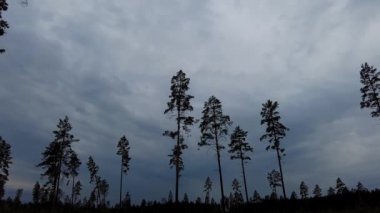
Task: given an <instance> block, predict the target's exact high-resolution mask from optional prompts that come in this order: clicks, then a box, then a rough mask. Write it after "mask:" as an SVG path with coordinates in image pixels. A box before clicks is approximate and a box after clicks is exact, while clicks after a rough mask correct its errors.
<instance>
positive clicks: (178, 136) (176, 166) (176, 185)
mask: <svg viewBox="0 0 380 213" xmlns="http://www.w3.org/2000/svg"><path fill="white" fill-rule="evenodd" d="M177 102H178V103H180V100H178V101H177ZM180 115H181V110H180V109H179V106H177V133H178V134H177V148H178V149H181V147H180V143H179V142H180V141H179V140H180V135H181V132H180V130H181V123H180V119H179V117H180ZM174 150H176V148H174ZM177 154H178V155H179V152H178V153H177ZM175 157H178V158H179V157H180V156H175ZM178 186H179V165H178V162H175V203H178Z"/></svg>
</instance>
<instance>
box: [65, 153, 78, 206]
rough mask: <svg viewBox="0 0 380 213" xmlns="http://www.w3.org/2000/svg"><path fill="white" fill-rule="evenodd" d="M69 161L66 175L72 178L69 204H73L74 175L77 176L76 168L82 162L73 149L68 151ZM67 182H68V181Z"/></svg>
mask: <svg viewBox="0 0 380 213" xmlns="http://www.w3.org/2000/svg"><path fill="white" fill-rule="evenodd" d="M69 153H70V154H69V162H68V171H67V175H69V176H71V178H72V183H71V184H72V186H71V205H73V204H74V194H75V177H76V176H78V174H79V173H78V169H79V167H80V165H81V164H82V162H81V161H80V160H79V158H78V155H77V153H76V152H75V151H74V150H70V152H69ZM68 183H69V182H68Z"/></svg>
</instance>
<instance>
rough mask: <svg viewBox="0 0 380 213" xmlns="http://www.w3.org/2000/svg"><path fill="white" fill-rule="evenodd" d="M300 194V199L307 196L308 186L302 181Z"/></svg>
mask: <svg viewBox="0 0 380 213" xmlns="http://www.w3.org/2000/svg"><path fill="white" fill-rule="evenodd" d="M300 195H301V199H306V198H308V196H309V187H307V185H306V184H305V182H303V181H302V182H301V184H300Z"/></svg>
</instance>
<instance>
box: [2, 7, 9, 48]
mask: <svg viewBox="0 0 380 213" xmlns="http://www.w3.org/2000/svg"><path fill="white" fill-rule="evenodd" d="M6 10H8V3H7V1H6V0H0V36H2V35H4V34H5V30H6V29H7V28H9V25H8V22H7V21H5V20H4V19H3V12H4V11H6ZM4 52H5V49H1V48H0V53H4Z"/></svg>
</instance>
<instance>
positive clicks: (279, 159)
mask: <svg viewBox="0 0 380 213" xmlns="http://www.w3.org/2000/svg"><path fill="white" fill-rule="evenodd" d="M276 152H277V160H278V166H279V167H280V174H281V184H282V192H283V194H284V199H285V200H286V192H285V184H284V175H283V173H282V166H281V157H280V151H279V150H278V148H276Z"/></svg>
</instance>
